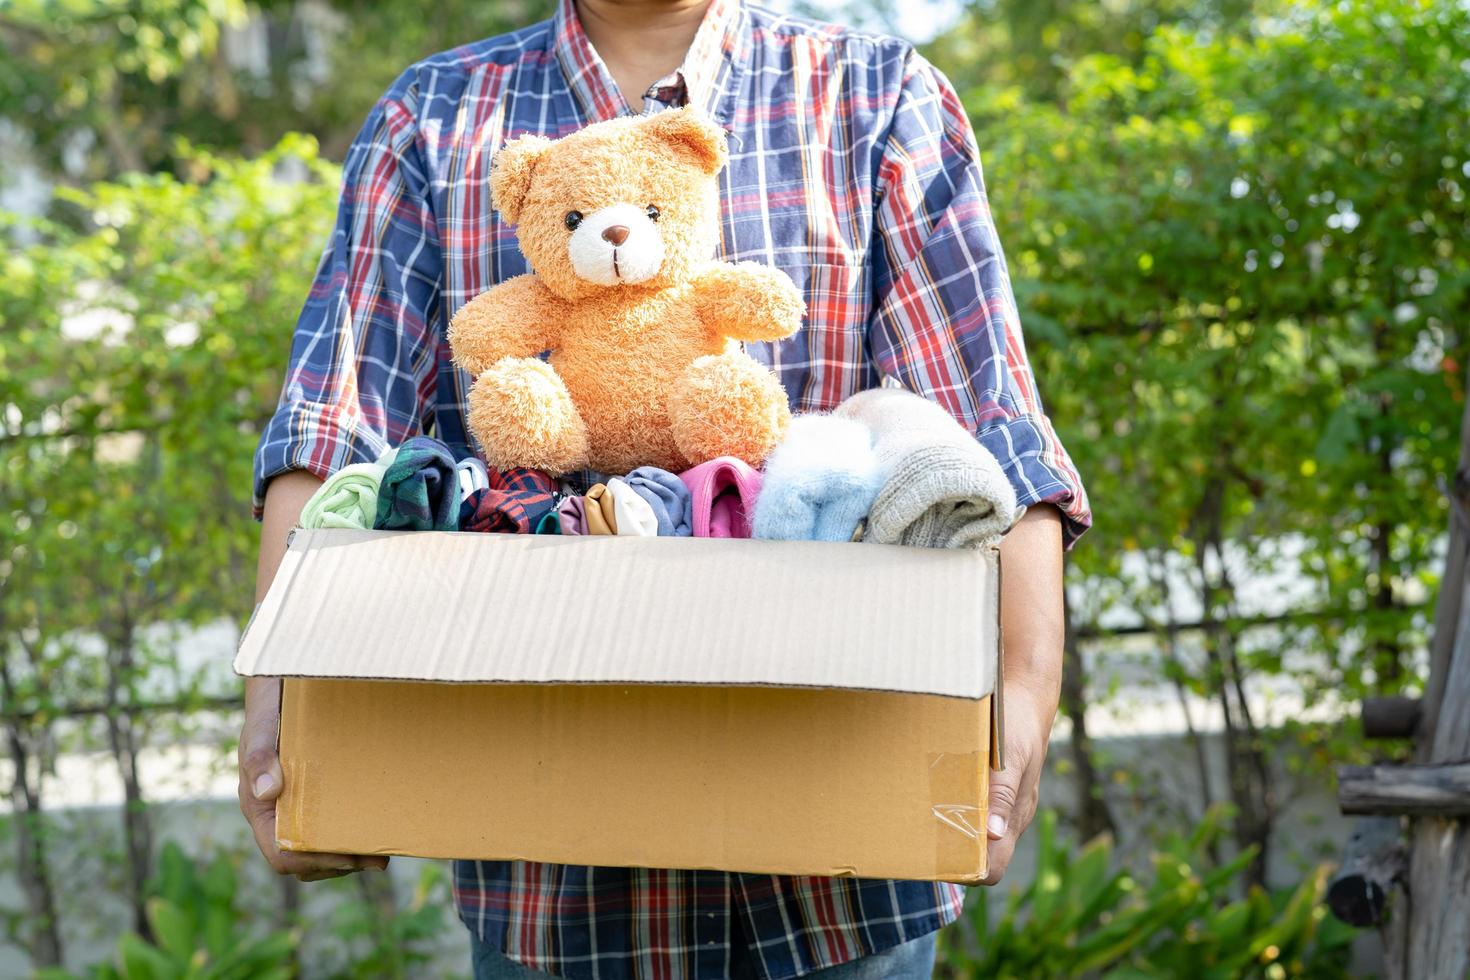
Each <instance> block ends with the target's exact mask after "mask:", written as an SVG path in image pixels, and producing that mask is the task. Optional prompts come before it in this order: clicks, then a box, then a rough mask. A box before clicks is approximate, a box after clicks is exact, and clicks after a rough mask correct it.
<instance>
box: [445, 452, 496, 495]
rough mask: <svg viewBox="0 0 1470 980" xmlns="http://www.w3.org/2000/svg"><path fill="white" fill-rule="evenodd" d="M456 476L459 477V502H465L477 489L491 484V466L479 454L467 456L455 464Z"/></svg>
mask: <svg viewBox="0 0 1470 980" xmlns="http://www.w3.org/2000/svg"><path fill="white" fill-rule="evenodd" d="M454 470H455V476H456V477H458V479H459V502H460V503H464V502H465V501H466V500H468V499H469V496H470V494H472V493H474V492H475V491H476V490H485V489H487V488H488V487H489V486H490V468H489V467H488V466H486V465H485V461H484V460H483V459H480V457H478V456H466V457H465V458H464V459H462V460H460V461H459V462H457V463H455V464H454Z"/></svg>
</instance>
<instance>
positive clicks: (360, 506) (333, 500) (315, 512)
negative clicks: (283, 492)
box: [300, 463, 384, 528]
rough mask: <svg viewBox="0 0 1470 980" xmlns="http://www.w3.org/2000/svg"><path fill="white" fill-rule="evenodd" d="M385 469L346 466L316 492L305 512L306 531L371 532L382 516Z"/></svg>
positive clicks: (354, 465) (328, 478)
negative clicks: (380, 502) (380, 492)
mask: <svg viewBox="0 0 1470 980" xmlns="http://www.w3.org/2000/svg"><path fill="white" fill-rule="evenodd" d="M383 473H384V469H383V467H381V466H379V465H378V464H377V463H353V464H352V465H350V466H344V467H342V468H341V469H340V470H338V471H337V472H335V473H333V474H332V475H331V476H329V477H327V481H326V482H325V483H323V484H322V485H321V486H319V487H317V488H316V493H314V494H312V495H311V499H310V500H308V501H307V502H306V506H305V507H303V508H301V522H300V523H301V526H302V527H353V528H370V527H372V526H373V519H374V518H375V517H376V516H377V513H378V488H379V487H380V486H381V485H382V483H383Z"/></svg>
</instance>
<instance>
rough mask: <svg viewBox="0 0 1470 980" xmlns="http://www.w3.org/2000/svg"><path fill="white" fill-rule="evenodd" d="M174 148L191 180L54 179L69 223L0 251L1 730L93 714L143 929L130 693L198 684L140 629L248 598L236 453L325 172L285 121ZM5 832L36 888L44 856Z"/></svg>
mask: <svg viewBox="0 0 1470 980" xmlns="http://www.w3.org/2000/svg"><path fill="white" fill-rule="evenodd" d="M179 153H180V156H179V159H180V160H181V161H182V162H183V163H184V165H185V169H187V170H188V171H189V172H190V173H191V174H192V175H193V176H192V178H191V179H190V180H188V181H182V180H178V179H176V178H174V177H171V176H168V175H153V176H149V175H133V176H131V177H128V178H127V179H125V180H123V181H121V182H118V183H111V184H100V185H97V186H95V187H93V188H92V189H91V190H89V191H87V192H71V193H67V194H66V195H65V199H66V201H67V202H68V204H69V205H70V206H72V207H75V208H76V209H78V210H79V211H80V212H81V213H83V214H85V215H86V216H87V222H88V224H89V226H90V228H89V230H87V231H85V232H75V231H72V230H69V224H70V223H47V224H44V225H43V226H42V227H41V229H40V233H41V241H40V242H38V243H37V244H35V245H32V246H30V247H28V248H25V249H23V250H17V251H16V252H14V253H12V254H10V255H9V256H7V257H6V258H5V259H4V260H3V261H0V335H3V336H4V337H5V344H4V347H3V352H0V405H4V406H5V414H4V419H3V428H0V520H3V522H4V529H5V531H6V533H5V534H4V535H3V538H0V540H3V541H4V542H5V549H6V553H5V554H3V555H0V558H3V561H0V576H3V579H0V581H3V589H0V621H3V624H4V626H5V629H4V630H3V631H0V643H4V644H5V648H4V649H3V650H0V654H3V656H4V657H5V659H6V662H7V664H9V665H11V669H10V670H9V671H8V673H7V676H6V677H4V678H0V679H3V680H4V682H5V688H6V690H5V694H6V697H5V701H4V704H3V713H4V717H5V720H6V721H7V723H8V724H10V725H11V726H12V728H13V729H14V730H15V731H16V732H17V733H18V734H21V735H24V734H27V730H26V728H25V726H26V725H29V726H30V727H31V728H34V727H35V725H36V724H37V719H38V718H39V719H46V718H57V717H67V716H69V715H71V716H75V715H83V716H86V717H89V718H95V719H97V721H98V722H99V723H100V725H101V726H102V728H103V740H104V743H105V745H106V746H107V749H108V750H109V751H110V752H111V753H112V756H113V758H114V759H115V760H116V763H117V767H118V773H119V776H120V777H121V781H122V785H123V791H124V800H125V805H124V807H123V808H122V820H123V839H124V844H125V847H124V855H123V857H124V862H123V865H124V872H125V881H126V886H127V890H128V893H129V894H128V897H129V898H130V900H131V901H132V904H133V908H134V913H135V923H134V927H135V928H136V929H137V930H138V931H139V932H140V933H141V934H143V935H145V936H146V935H147V934H148V929H149V923H148V921H147V919H146V916H145V914H144V898H145V885H146V882H147V880H148V876H149V874H150V871H151V868H152V865H153V854H152V835H151V828H150V822H149V819H148V814H147V806H146V794H145V792H144V787H143V785H142V782H141V779H140V777H139V772H138V755H139V752H140V751H141V749H142V748H143V746H144V745H145V744H146V742H147V740H148V737H149V734H150V732H149V726H148V722H147V720H146V712H145V709H146V708H147V707H148V703H149V702H150V700H151V701H158V700H160V699H162V698H163V697H167V698H168V699H169V700H170V701H171V702H174V703H177V704H178V705H179V707H181V708H183V709H187V707H188V705H189V703H190V701H191V699H192V700H195V701H197V699H198V698H199V697H200V696H201V692H200V691H199V689H198V684H197V680H196V679H195V678H191V677H188V676H183V675H182V674H181V671H180V670H179V668H178V667H177V664H176V663H175V658H174V656H173V655H172V649H171V647H169V646H167V645H163V646H162V647H161V645H160V643H159V636H158V631H159V630H160V629H162V630H165V631H168V630H175V629H178V628H180V627H183V626H187V625H190V624H197V623H203V622H209V621H214V620H218V619H220V618H235V617H239V616H241V615H243V613H244V612H246V611H247V610H248V609H249V606H250V594H251V593H250V590H251V575H250V574H249V571H250V568H251V565H252V561H253V555H254V551H255V545H256V540H257V533H258V531H257V528H256V526H255V524H254V522H253V521H252V520H251V518H250V508H249V500H248V496H249V487H250V467H251V457H252V454H253V450H254V446H255V442H256V439H257V438H258V434H259V432H260V429H261V427H262V426H263V424H264V421H265V419H266V418H267V417H268V416H269V413H270V411H271V408H272V406H273V405H274V402H275V398H276V393H277V390H278V384H279V378H280V364H281V362H282V360H283V359H284V357H285V354H286V351H287V347H288V344H289V335H290V328H291V324H292V323H293V322H294V320H295V316H296V313H297V312H298V310H299V306H300V302H301V297H302V296H304V295H305V291H306V288H307V285H308V282H309V279H310V275H311V271H312V268H313V263H314V260H315V258H316V256H317V255H318V254H319V250H320V247H321V242H322V240H323V238H324V235H325V232H326V230H327V228H328V227H329V226H330V222H331V215H332V211H333V207H334V204H335V195H336V183H337V171H336V168H335V167H333V166H332V165H331V164H328V163H326V162H325V161H323V160H321V159H320V158H319V157H318V155H317V151H316V147H315V144H314V143H313V142H312V141H311V140H309V139H307V138H305V137H292V138H290V139H288V140H286V141H285V142H283V143H282V144H281V145H279V146H278V147H276V148H274V149H273V150H271V151H269V152H267V153H266V154H264V155H262V156H260V157H258V158H256V159H254V160H248V161H242V160H235V159H225V158H220V157H215V156H211V155H208V154H205V153H202V152H199V151H197V150H189V149H187V148H185V149H181V150H180V151H179ZM17 653H21V654H23V656H17V655H16V654H17ZM63 667H64V668H67V669H69V670H70V672H71V673H70V675H69V678H68V682H67V683H65V684H61V683H58V680H57V678H56V677H55V676H54V675H56V674H57V673H58V672H59V671H60V670H61V669H62V668H63ZM31 742H34V739H31ZM16 744H17V743H16V740H15V739H14V738H13V739H12V746H11V754H12V757H13V758H15V756H16ZM21 747H22V748H24V744H22V745H21ZM15 761H16V762H17V770H16V771H17V779H18V780H19V779H20V778H21V774H22V773H23V772H25V773H34V766H32V767H30V769H28V770H27V769H26V767H24V766H22V765H20V763H21V762H22V761H23V760H21V759H19V758H15ZM26 789H27V786H26V785H25V784H23V783H21V782H18V783H17V792H19V793H20V794H21V795H22V796H24V794H25V791H26ZM32 791H33V792H34V788H33V787H32ZM12 795H15V793H13V794H12ZM35 810H36V811H37V814H39V801H38V802H37V806H36V807H35ZM38 819H39V817H38ZM18 844H20V845H22V846H29V847H30V848H31V850H30V852H29V853H28V854H26V855H22V859H23V862H29V864H28V865H27V866H28V867H30V869H31V877H32V878H33V880H34V882H35V885H36V888H35V891H36V892H37V894H41V888H40V886H41V884H42V882H43V881H44V880H45V875H44V865H43V864H38V863H37V860H36V859H35V856H34V845H33V844H27V842H24V841H19V840H18ZM38 901H39V900H38ZM38 961H40V962H44V959H43V958H38Z"/></svg>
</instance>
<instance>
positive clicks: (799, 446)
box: [751, 415, 882, 541]
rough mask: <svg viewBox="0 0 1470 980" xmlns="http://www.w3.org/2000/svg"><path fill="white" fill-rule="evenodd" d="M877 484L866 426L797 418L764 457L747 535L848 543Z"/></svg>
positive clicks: (879, 481) (832, 418) (829, 417)
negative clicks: (761, 475) (753, 512)
mask: <svg viewBox="0 0 1470 980" xmlns="http://www.w3.org/2000/svg"><path fill="white" fill-rule="evenodd" d="M881 485H882V471H881V470H880V469H879V468H878V457H877V455H876V454H875V453H874V452H873V444H872V434H871V433H870V432H869V431H868V428H867V426H865V425H863V424H862V423H861V422H855V421H853V420H852V419H845V418H838V417H836V416H833V415H798V416H796V417H795V418H793V419H792V420H791V424H790V426H789V427H788V428H787V430H786V436H785V438H783V439H782V440H781V442H780V444H779V445H777V446H776V448H775V450H774V451H773V452H772V453H771V455H770V456H769V457H768V458H767V459H766V466H765V470H764V478H763V480H762V482H761V492H760V496H759V497H758V498H757V499H756V503H755V518H754V520H753V521H752V522H751V534H752V536H753V537H757V538H775V539H777V540H782V541H851V540H852V536H853V532H854V531H855V530H856V529H857V526H858V522H860V521H861V520H862V519H863V517H865V516H866V515H867V513H868V508H869V507H870V506H872V503H873V498H874V497H875V496H877V494H878V488H879V486H881Z"/></svg>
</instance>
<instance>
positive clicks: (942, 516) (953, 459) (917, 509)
mask: <svg viewBox="0 0 1470 980" xmlns="http://www.w3.org/2000/svg"><path fill="white" fill-rule="evenodd" d="M832 414H834V415H837V416H840V417H842V418H849V419H852V420H854V421H856V422H861V423H862V424H863V425H865V426H867V427H868V429H869V431H871V432H872V434H873V451H874V452H875V453H876V454H877V456H878V465H879V469H880V470H881V472H882V473H883V474H884V476H883V486H882V488H881V489H880V490H879V491H878V496H877V497H876V498H875V499H874V500H873V506H872V507H871V508H870V509H869V511H868V523H867V530H866V531H865V533H864V540H869V541H876V542H878V543H880V544H906V545H913V546H916V547H921V548H980V547H984V546H986V545H989V544H993V543H994V542H996V541H998V540H999V539H1000V537H1001V535H1003V534H1005V532H1006V531H1008V530H1010V528H1011V525H1012V524H1013V523H1014V522H1015V518H1016V491H1015V490H1014V488H1012V487H1011V483H1010V481H1009V480H1007V479H1006V475H1005V473H1004V472H1003V471H1002V470H1001V468H1000V464H999V463H998V462H996V459H995V456H993V455H992V454H991V453H990V451H989V450H988V449H986V448H985V447H984V446H982V445H980V443H978V442H976V441H975V437H974V436H973V435H971V434H970V432H969V431H967V430H966V429H965V427H964V426H962V425H960V423H959V422H957V421H956V420H955V418H954V416H952V415H950V414H949V413H948V412H947V411H945V410H944V409H943V408H941V407H940V406H938V405H936V404H935V403H934V402H931V401H929V400H928V399H926V398H921V397H920V396H918V395H915V394H913V393H912V392H909V391H905V390H903V389H901V388H874V389H872V390H870V391H862V392H859V393H857V394H856V395H853V396H852V397H851V398H849V399H847V400H846V401H845V402H843V403H842V404H841V405H839V406H838V407H837V410H836V411H835V412H833V413H832Z"/></svg>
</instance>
